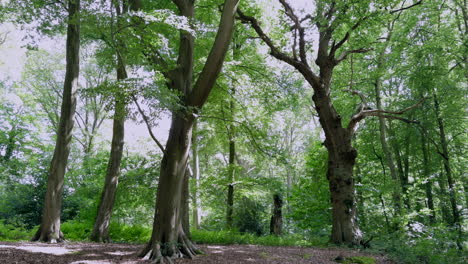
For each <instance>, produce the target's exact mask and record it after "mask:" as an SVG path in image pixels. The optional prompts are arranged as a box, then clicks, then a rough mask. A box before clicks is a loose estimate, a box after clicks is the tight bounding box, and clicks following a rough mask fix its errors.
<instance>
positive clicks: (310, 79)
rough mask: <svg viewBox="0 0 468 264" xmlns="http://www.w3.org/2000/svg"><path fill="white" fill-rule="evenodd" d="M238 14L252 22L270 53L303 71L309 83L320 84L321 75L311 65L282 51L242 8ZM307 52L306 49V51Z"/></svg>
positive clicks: (249, 22) (245, 21)
mask: <svg viewBox="0 0 468 264" xmlns="http://www.w3.org/2000/svg"><path fill="white" fill-rule="evenodd" d="M237 14H238V15H239V19H240V20H241V21H242V22H243V23H247V24H250V25H251V26H252V28H253V29H254V30H255V32H257V35H258V36H259V37H260V38H261V39H262V40H263V42H265V44H266V45H267V46H268V47H269V48H270V54H271V55H272V56H273V57H275V58H276V59H278V60H280V61H283V62H286V63H287V64H289V65H291V66H293V67H294V68H296V69H297V70H299V72H301V73H302V74H303V75H304V77H305V78H306V79H307V81H308V82H309V83H315V84H316V86H319V85H320V79H319V77H318V76H317V75H316V74H315V73H314V72H312V70H311V69H310V67H309V66H308V65H307V64H305V63H303V62H302V61H298V60H296V59H294V58H293V57H291V56H289V55H287V54H286V53H284V52H282V51H281V50H280V49H279V48H278V47H276V46H275V44H274V43H273V41H272V40H271V38H270V37H268V36H267V34H266V33H265V32H264V31H263V29H262V28H261V27H260V23H259V22H258V20H257V19H255V18H254V17H251V16H247V15H245V14H244V13H243V12H242V11H241V10H239V9H238V10H237ZM304 52H305V51H304Z"/></svg>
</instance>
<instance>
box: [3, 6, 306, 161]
mask: <svg viewBox="0 0 468 264" xmlns="http://www.w3.org/2000/svg"><path fill="white" fill-rule="evenodd" d="M0 1H1V2H4V1H3V0H0ZM259 1H260V2H261V3H262V4H263V6H264V7H266V8H267V10H268V11H267V13H269V15H271V16H272V17H274V13H275V12H276V11H277V10H278V8H279V7H280V6H279V3H278V1H277V0H259ZM288 2H289V3H290V4H291V6H293V8H294V9H297V10H305V11H306V12H307V13H310V12H312V10H313V2H314V1H313V0H289V1H288ZM0 34H8V35H7V38H6V42H5V43H4V44H3V45H0V80H2V81H5V80H6V81H7V83H9V84H11V83H13V82H16V81H19V80H20V79H21V74H22V70H23V67H24V64H25V61H26V51H27V49H26V48H25V46H26V45H27V44H28V43H27V42H26V41H25V40H24V37H25V36H26V31H22V30H20V29H18V28H17V27H15V26H13V25H12V24H9V23H6V24H0ZM64 44H65V41H64V38H63V37H62V38H56V39H50V38H42V39H41V40H40V41H39V42H38V45H39V48H40V49H44V50H47V51H49V52H57V51H59V52H60V51H63V49H64ZM0 100H2V101H3V100H9V101H13V102H15V103H18V99H17V97H16V96H14V95H12V94H1V95H0ZM169 123H170V122H169V119H168V118H164V119H163V120H161V122H160V123H159V126H158V127H156V128H154V133H155V134H156V135H157V137H158V139H159V140H160V141H162V142H165V141H166V138H167V134H168V130H169V125H170V124H169ZM111 127H112V123H111V122H110V120H109V121H108V122H106V123H105V124H104V128H103V131H104V132H103V133H102V134H103V137H104V138H103V139H104V140H109V141H110V137H111V134H112V132H111V131H112V130H111ZM125 141H126V142H127V146H128V148H129V151H137V152H140V153H141V152H143V153H144V152H147V151H149V150H154V149H156V148H157V147H156V146H155V145H154V143H153V142H152V141H151V140H150V139H149V136H148V131H147V129H146V127H145V126H143V125H137V124H136V123H134V122H133V121H127V122H126V135H125Z"/></svg>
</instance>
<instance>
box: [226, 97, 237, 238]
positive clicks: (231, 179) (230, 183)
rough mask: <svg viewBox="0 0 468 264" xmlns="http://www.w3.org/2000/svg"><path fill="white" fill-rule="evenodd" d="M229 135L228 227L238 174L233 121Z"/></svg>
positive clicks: (230, 221)
mask: <svg viewBox="0 0 468 264" xmlns="http://www.w3.org/2000/svg"><path fill="white" fill-rule="evenodd" d="M235 91H236V90H235V89H234V88H231V98H230V100H229V105H230V114H231V119H233V118H234V99H233V96H234V94H235ZM227 132H228V137H229V164H228V194H227V210H226V227H227V228H228V229H230V228H232V226H233V219H232V215H233V210H234V180H235V174H236V168H235V160H236V141H235V127H234V124H233V122H231V123H230V124H229V128H228V131H227Z"/></svg>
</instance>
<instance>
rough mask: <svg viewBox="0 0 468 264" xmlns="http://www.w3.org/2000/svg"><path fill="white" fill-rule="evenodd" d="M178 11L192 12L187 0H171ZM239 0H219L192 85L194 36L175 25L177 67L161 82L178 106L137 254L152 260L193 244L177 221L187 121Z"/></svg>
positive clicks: (187, 251) (212, 72)
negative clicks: (145, 237) (147, 231)
mask: <svg viewBox="0 0 468 264" xmlns="http://www.w3.org/2000/svg"><path fill="white" fill-rule="evenodd" d="M173 2H174V4H176V5H177V7H178V10H179V13H180V14H179V15H181V16H184V17H186V18H187V19H188V20H189V21H190V20H192V18H193V16H194V8H195V3H194V1H192V0H174V1H173ZM238 3H239V0H226V1H224V6H223V12H222V15H221V20H220V24H219V27H218V31H217V33H216V37H215V41H214V43H213V46H212V48H211V50H210V53H209V55H208V57H207V59H206V62H205V65H204V66H203V69H202V71H201V73H200V74H199V76H198V78H197V80H196V82H195V84H194V85H193V86H192V78H193V52H194V37H193V35H191V34H190V33H189V32H187V31H185V30H180V41H179V42H180V43H179V56H178V59H177V67H176V68H175V69H173V70H170V71H168V72H164V74H165V76H166V78H167V85H168V87H169V88H170V89H172V90H175V91H178V92H179V93H180V94H181V96H180V101H181V103H182V104H183V105H184V107H181V108H179V109H178V110H175V111H173V112H172V122H171V129H170V131H169V138H168V140H167V143H166V149H165V152H164V155H163V159H162V161H161V172H160V175H159V184H158V193H157V197H156V210H155V215H154V223H153V232H152V235H151V240H150V241H149V243H148V244H147V245H146V247H145V248H144V249H143V251H142V252H141V254H140V256H142V257H144V256H147V255H149V257H150V258H151V259H152V260H153V261H154V262H156V263H164V262H166V261H167V262H169V263H172V260H171V259H173V258H179V257H182V256H185V257H188V258H192V257H193V256H194V255H195V254H196V253H198V250H197V249H196V248H195V246H194V245H193V244H192V242H191V241H190V240H189V239H188V237H187V236H186V234H185V232H184V230H183V227H182V222H181V219H182V209H181V199H182V197H181V196H182V188H183V180H184V176H185V171H186V169H187V161H188V156H189V152H190V146H191V145H190V144H191V139H192V127H193V123H194V121H195V117H196V116H197V113H198V111H199V110H200V109H201V108H202V107H203V105H204V103H205V102H206V100H207V98H208V95H209V94H210V91H211V89H212V88H213V86H214V84H215V81H216V79H217V77H218V74H219V72H220V71H221V67H222V64H223V62H224V58H225V56H226V52H227V50H228V48H229V43H230V41H231V36H232V32H233V28H234V19H235V11H236V10H237V5H238Z"/></svg>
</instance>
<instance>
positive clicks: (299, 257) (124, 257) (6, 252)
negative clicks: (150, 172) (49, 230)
mask: <svg viewBox="0 0 468 264" xmlns="http://www.w3.org/2000/svg"><path fill="white" fill-rule="evenodd" d="M142 248H143V245H128V244H98V243H61V244H46V243H31V242H16V243H11V242H0V263H8V264H10V263H11V264H13V263H15V264H29V263H37V264H39V263H41V264H46V263H47V264H49V263H53V264H110V263H122V264H134V263H151V262H150V261H149V260H143V259H140V258H138V253H139V251H140V250H141V249H142ZM200 249H202V250H203V251H204V252H205V253H206V254H205V255H199V256H197V257H196V258H195V259H193V260H188V259H177V260H175V261H174V263H179V264H182V263H184V264H189V263H190V264H211V263H219V264H225V263H229V264H237V263H238V264H241V263H260V264H262V263H268V264H280V263H281V264H284V263H291V264H292V263H294V264H302V263H309V264H328V263H330V264H335V263H337V262H335V261H334V259H335V258H337V257H338V256H340V257H341V258H349V257H354V256H368V257H372V258H374V259H375V260H376V263H380V264H393V262H392V261H390V260H388V259H386V258H385V257H384V256H382V255H375V254H374V255H371V254H368V253H363V252H359V251H356V250H348V249H342V248H300V247H268V246H255V245H224V246H215V245H201V246H200Z"/></svg>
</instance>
